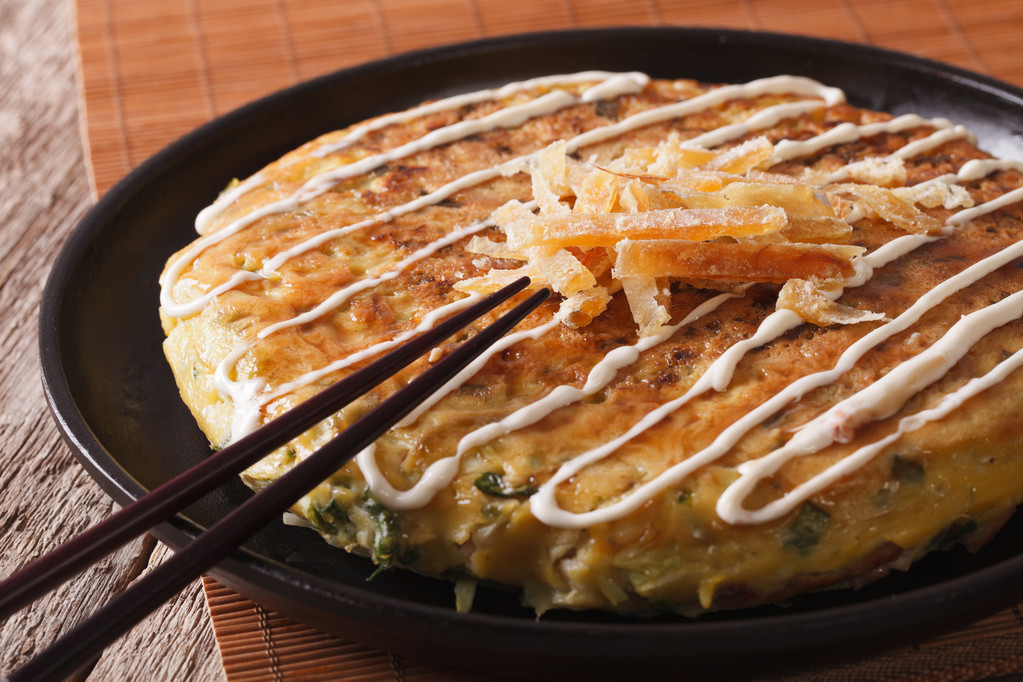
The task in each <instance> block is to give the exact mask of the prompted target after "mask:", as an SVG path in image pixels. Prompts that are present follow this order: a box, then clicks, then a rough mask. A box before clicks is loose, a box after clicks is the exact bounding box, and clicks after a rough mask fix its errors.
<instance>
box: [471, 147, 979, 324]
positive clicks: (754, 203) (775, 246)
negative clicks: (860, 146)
mask: <svg viewBox="0 0 1023 682" xmlns="http://www.w3.org/2000/svg"><path fill="white" fill-rule="evenodd" d="M567 149H568V147H567V145H566V143H565V142H564V141H559V142H556V143H554V144H552V145H550V146H548V147H546V148H545V149H543V150H541V151H540V152H538V153H537V154H536V155H535V157H534V159H533V162H532V165H531V167H530V171H531V178H532V190H533V198H534V202H533V203H534V204H535V210H534V209H533V207H532V206H531V205H527V204H525V203H523V202H520V201H511V202H508V203H507V204H505V205H504V206H502V207H501V208H499V209H498V210H497V211H495V212H494V214H493V215H492V219H493V220H494V222H495V223H496V224H497V225H498V226H499V227H500V228H501V229H502V230H503V231H504V234H505V237H506V241H505V242H503V243H502V242H495V241H492V240H490V239H486V238H482V237H475V238H474V239H473V240H472V241H471V242H470V243H469V245H468V250H469V251H470V252H473V253H478V254H480V255H485V256H490V257H494V258H500V259H508V260H513V261H521V262H523V265H521V266H519V267H517V268H514V269H496V268H495V269H492V270H490V271H489V272H487V273H486V274H484V275H482V276H480V277H475V278H472V279H468V280H465V281H463V282H460V283H459V284H458V285H456V288H457V289H459V290H460V291H463V292H489V291H494V290H496V289H498V288H500V287H501V286H503V285H504V284H506V283H507V282H509V281H511V280H513V279H515V278H517V277H520V276H522V275H529V276H530V277H532V278H533V279H534V280H535V281H536V283H537V285H538V286H539V285H540V284H546V285H548V286H551V287H552V288H553V289H554V290H555V291H557V292H558V293H560V294H562V295H563V296H564V297H565V303H564V305H563V315H562V316H561V320H562V322H563V323H564V324H566V325H568V326H573V327H575V326H580V325H582V324H588V323H589V322H590V321H591V320H592V319H593V318H594V317H596V316H597V315H599V314H600V313H601V312H603V310H604V308H605V307H606V305H607V302H608V301H610V294H611V293H613V292H615V291H618V290H624V292H625V296H626V298H627V300H628V302H629V307H630V310H631V312H632V315H633V319H634V320H635V322H636V324H637V325H638V327H639V331H640V335H641V336H650V335H652V334H656V333H657V332H658V331H659V330H660V329H661V328H662V327H664V326H665V325H668V324H669V323H670V322H671V319H672V311H671V287H673V286H697V287H701V288H708V287H709V288H717V289H723V290H733V289H735V288H736V287H741V286H743V285H747V284H749V283H754V282H766V283H775V284H781V285H783V287H782V291H781V293H780V295H779V297H778V307H779V308H786V309H789V310H792V311H795V312H796V313H798V314H799V315H800V317H801V318H802V319H803V320H804V321H806V322H811V323H813V324H817V325H830V324H853V323H857V322H864V321H874V320H881V319H883V316H882V315H879V314H877V313H872V312H870V311H860V310H856V309H853V308H850V307H848V306H844V305H841V304H838V303H835V302H834V301H833V300H832V299H831V298H829V297H828V295H827V293H826V292H827V290H828V288H829V287H831V288H834V287H833V286H832V285H835V284H838V285H840V284H841V283H842V282H843V281H845V280H847V279H849V278H851V277H853V276H854V274H855V272H856V263H857V260H858V259H859V257H860V256H861V255H862V253H863V252H864V249H863V248H861V247H859V246H855V245H852V244H850V243H849V240H850V238H851V237H852V228H851V227H850V225H849V222H847V221H846V220H845V219H844V218H848V217H849V216H851V215H852V214H853V212H854V211H855V212H858V213H857V215H862V216H865V217H868V218H875V219H879V220H883V221H885V222H888V223H891V225H893V226H894V227H896V228H898V229H899V230H902V231H905V232H908V233H911V234H927V235H933V234H937V233H938V231H939V230H940V229H941V228H942V223H941V221H939V220H937V219H936V218H933V217H931V216H930V215H928V214H927V213H925V212H923V211H922V210H920V209H919V208H917V207H916V206H915V205H914V203H915V202H916V201H920V202H922V203H924V205H925V206H928V207H934V206H938V205H942V206H946V205H949V204H953V205H960V204H962V203H963V201H964V199H963V197H962V193H958V194H957V193H955V191H954V190H948V189H946V190H940V189H937V188H935V189H932V190H929V191H918V192H916V193H909V192H904V191H903V192H900V191H897V190H893V189H889V188H888V187H889V186H891V185H895V184H898V183H900V182H903V181H904V180H905V174H906V170H905V165H904V163H903V161H902V159H899V158H884V159H868V160H866V161H863V162H858V163H857V164H853V165H852V166H850V167H849V171H848V173H847V175H848V177H849V178H851V179H852V180H855V181H856V182H844V183H841V184H837V183H836V184H830V185H823V186H814V185H810V184H807V183H805V182H802V181H799V180H796V179H794V178H791V177H789V176H780V175H778V174H772V173H769V172H766V171H765V170H764V169H763V168H762V166H767V167H769V166H770V165H771V163H772V162H773V159H774V158H775V156H776V150H775V147H774V145H772V144H771V142H770V141H769V140H767V138H765V137H762V136H758V137H753V138H751V139H749V140H746V141H745V142H741V143H739V144H736V145H734V146H731V147H728V148H724V149H705V148H703V147H700V146H695V145H692V144H687V143H686V142H684V141H681V140H680V139H679V137H678V136H677V135H674V134H673V135H671V136H669V137H668V138H667V139H665V140H664V141H662V142H661V143H660V144H658V145H656V146H654V147H641V148H631V149H628V150H626V151H625V152H624V154H622V156H621V157H619V158H618V159H616V160H615V161H614V162H612V163H611V164H609V165H608V167H606V168H602V167H599V166H596V165H594V164H592V163H589V162H586V161H578V160H576V159H574V158H572V156H571V155H569V154H568V152H567ZM854 166H855V167H854ZM942 186H943V187H946V188H947V187H948V186H947V185H944V184H943V185H942ZM968 197H969V195H968V194H967V195H966V198H967V200H968ZM836 209H837V210H836Z"/></svg>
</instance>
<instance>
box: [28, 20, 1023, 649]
mask: <svg viewBox="0 0 1023 682" xmlns="http://www.w3.org/2000/svg"><path fill="white" fill-rule="evenodd" d="M637 33H659V34H677V35H688V36H701V37H702V38H708V37H716V38H717V39H718V40H720V41H722V42H728V41H732V42H735V41H738V42H742V43H747V44H759V45H760V46H761V47H764V46H769V44H770V43H775V44H777V43H778V42H784V43H786V44H788V45H793V44H795V45H796V46H798V47H800V48H802V49H818V50H820V51H821V52H823V53H825V54H826V53H828V52H830V51H833V50H841V51H846V52H848V51H853V52H855V53H856V54H858V55H860V56H863V57H869V58H870V59H871V60H874V61H878V62H883V63H895V64H897V65H899V66H901V67H903V68H907V69H909V70H911V71H917V72H926V73H930V74H944V76H945V77H946V78H948V79H950V80H953V81H955V82H957V83H959V84H962V85H966V86H968V87H972V88H979V89H982V90H984V91H987V92H990V93H993V94H994V95H996V96H998V97H1000V98H1003V99H1004V98H1008V99H1013V100H1015V103H1016V104H1017V106H1019V107H1020V108H1021V109H1023V89H1021V88H1018V87H1016V86H1013V85H1011V84H1008V83H1004V82H1002V81H999V80H997V79H995V78H992V77H990V76H986V75H983V74H977V73H974V72H972V71H968V70H966V69H962V68H960V67H955V66H951V65H946V64H942V63H940V62H936V61H933V60H930V59H927V58H924V57H919V56H916V55H909V54H906V53H902V52H897V51H893V50H889V49H885V48H880V47H876V46H871V45H860V44H856V43H850V42H845V41H839V40H831V39H826V38H817V37H811V36H801V35H791V34H786V33H774V32H763V31H745V30H740V29H723V28H689V27H622V28H601V29H579V30H555V31H540V32H531V33H522V34H512V35H507V36H500V37H496V38H483V39H479V40H473V41H467V42H461V43H455V44H451V45H444V46H440V47H434V48H426V49H422V50H416V51H412V52H406V53H403V54H399V55H395V56H391V57H386V58H383V59H379V60H374V61H371V62H367V63H364V64H359V65H355V66H351V67H347V68H344V69H340V70H338V71H335V72H333V73H329V74H325V75H322V76H319V77H317V78H313V79H310V80H308V81H304V82H302V83H298V84H296V85H293V86H291V87H288V88H285V89H283V90H280V91H277V92H274V93H272V94H270V95H267V96H265V97H261V98H259V99H257V100H255V101H253V102H251V103H249V104H246V105H244V106H242V107H239V108H237V109H235V110H233V111H231V112H228V113H226V114H223V115H221V116H219V117H217V118H215V119H213V120H211V121H210V122H208V123H205V124H203V125H202V126H200V127H198V128H196V129H195V130H193V131H191V132H189V133H187V134H186V135H184V136H182V137H181V138H179V139H177V140H175V141H174V142H172V143H171V144H169V145H167V146H166V147H164V148H163V149H161V150H160V151H159V152H157V153H156V154H155V155H153V156H151V157H150V158H148V159H147V160H145V161H144V162H143V163H141V164H140V165H139V166H138V167H137V168H135V169H134V170H132V171H131V172H130V173H129V174H128V175H127V176H125V177H124V178H123V179H122V180H120V181H119V182H118V183H117V184H116V185H115V186H114V187H112V188H111V189H110V190H109V191H108V192H107V193H106V194H105V195H104V196H103V197H101V198H100V199H99V201H98V202H97V203H96V204H95V205H94V206H93V207H92V208H91V209H90V210H89V211H88V213H87V214H86V215H85V216H84V217H83V218H82V219H81V220H80V221H79V223H78V225H77V226H76V227H75V228H74V229H73V230H72V231H71V233H70V235H69V237H68V239H67V241H66V242H65V244H64V245H63V247H62V248H61V249H60V252H59V253H58V255H57V258H56V259H55V260H54V262H53V264H52V266H51V269H50V273H49V274H48V276H47V280H46V284H45V287H44V290H43V295H42V298H41V301H40V310H39V318H38V319H39V331H38V343H39V355H40V366H41V376H42V381H43V387H44V393H45V396H46V400H47V405H48V406H49V408H50V411H51V414H52V415H53V417H54V419H55V421H56V423H57V425H58V429H59V430H60V432H61V435H62V436H63V438H64V439H65V441H66V442H67V443H68V445H69V446H70V448H71V450H72V453H73V454H74V456H75V457H76V459H78V461H79V462H80V463H81V464H82V465H83V466H84V467H85V468H86V470H87V471H88V472H89V474H90V476H91V477H92V478H93V479H94V480H96V481H97V482H98V483H99V484H100V485H101V487H103V489H104V490H105V491H106V492H107V494H109V495H111V497H113V498H114V499H115V500H116V501H118V502H119V503H121V504H124V503H125V502H127V501H129V500H131V499H135V497H137V496H138V495H139V494H142V493H143V492H144V491H145V488H144V486H142V485H141V484H140V483H139V482H138V481H136V480H135V479H134V478H133V477H132V476H131V475H130V474H129V473H128V472H127V470H125V469H124V468H123V467H122V466H121V465H120V463H119V462H118V461H117V459H116V457H115V456H114V454H113V453H110V452H108V451H107V450H106V447H105V446H104V444H103V443H102V442H101V441H100V440H99V438H97V437H96V435H95V433H94V432H93V431H92V429H91V427H90V425H89V423H88V422H87V420H86V418H85V416H84V415H83V414H82V412H81V411H80V410H79V408H78V405H77V401H76V400H75V397H74V396H73V395H72V393H71V388H70V386H69V385H68V384H67V382H66V375H65V368H64V364H63V360H64V359H63V357H62V354H61V351H62V349H61V346H60V344H59V342H58V339H57V335H56V333H55V330H56V329H57V325H58V322H59V320H60V317H61V310H62V308H63V306H65V305H67V300H66V299H67V292H66V289H65V288H66V285H67V283H68V281H69V280H70V279H71V278H72V275H73V274H74V273H75V272H76V268H77V267H78V265H79V263H80V261H81V259H82V257H83V256H82V254H83V253H84V252H85V251H87V248H88V246H89V245H90V244H91V243H92V241H93V239H94V237H95V236H96V233H97V232H98V231H100V230H101V229H103V227H104V225H105V224H106V220H107V217H108V216H110V215H112V214H116V213H117V211H118V210H119V209H120V208H121V207H123V206H124V205H125V204H126V203H127V202H129V201H130V200H131V199H132V198H133V197H135V196H136V195H137V194H139V193H141V192H144V191H145V189H146V187H147V186H148V185H149V184H150V183H151V182H153V181H154V180H155V179H156V178H158V177H159V176H160V175H161V174H163V173H164V172H166V169H167V167H168V166H173V165H174V164H177V163H179V162H180V161H181V160H182V159H183V158H185V157H187V156H188V154H189V153H191V152H192V151H193V150H194V149H195V148H196V147H197V146H202V145H203V144H207V143H209V142H210V141H211V140H214V139H216V138H218V137H221V136H229V135H230V133H231V131H232V129H234V128H235V127H236V126H238V125H239V124H240V123H242V122H244V121H245V120H247V119H249V118H251V117H255V116H260V117H261V116H266V115H268V114H267V111H268V110H273V109H274V108H279V107H280V106H281V105H282V104H286V103H287V102H289V101H292V100H294V98H296V97H305V96H309V95H310V94H314V93H315V92H317V91H319V90H321V89H322V88H323V87H325V85H326V84H328V83H333V82H335V81H336V80H338V79H344V78H352V77H355V76H358V75H372V74H374V73H386V72H391V71H401V70H404V69H409V68H415V66H416V65H417V64H419V63H422V62H424V61H443V60H450V59H453V58H457V57H461V56H466V55H478V54H480V53H481V52H487V51H497V50H504V49H508V48H513V47H517V48H520V49H521V48H522V47H524V46H536V45H550V44H553V43H564V42H565V41H568V42H574V41H580V42H589V41H593V40H597V39H601V38H609V37H620V36H622V35H623V34H637ZM104 456H106V458H107V459H108V460H109V464H112V465H114V467H115V470H114V471H113V472H111V470H109V469H108V468H105V467H104V462H103V461H102V460H103V459H104ZM118 472H119V473H118ZM195 529H196V526H195V525H194V524H193V523H192V522H191V521H188V520H186V519H181V518H180V517H179V518H177V519H175V520H174V521H172V522H171V523H169V524H164V525H161V526H160V527H159V528H158V529H156V532H155V534H156V535H157V537H159V538H160V539H161V540H163V541H164V542H167V543H168V544H171V545H172V546H174V547H175V548H177V547H180V546H181V543H182V542H183V541H185V540H187V539H188V538H189V537H190V536H191V534H192V533H194V532H195ZM261 562H262V563H263V564H270V568H271V569H277V570H267V569H266V568H265V567H263V566H259V565H258V564H259V563H261ZM280 567H283V568H284V569H285V572H286V573H287V572H290V571H293V570H294V569H293V568H292V567H287V566H284V565H283V564H280V563H279V562H277V561H275V560H273V559H270V558H268V557H264V556H262V555H257V554H255V553H253V552H250V551H249V550H245V549H243V550H240V551H239V552H236V553H235V554H233V555H232V556H231V557H229V558H228V559H227V560H225V562H222V563H221V564H220V565H219V566H218V569H217V570H215V571H212V572H211V573H212V574H213V575H214V576H215V577H217V578H218V579H220V580H221V581H222V582H224V583H225V584H229V585H231V584H232V583H233V584H234V585H238V584H239V583H241V584H243V585H244V586H245V587H247V588H249V589H250V590H251V589H252V587H251V585H249V583H256V582H259V580H261V579H271V580H278V581H281V580H283V576H280V575H277V573H278V572H279V569H280ZM979 573H980V574H982V575H984V576H989V577H990V579H991V580H992V581H994V582H998V583H1001V582H1003V581H1006V580H1007V579H1008V576H1009V575H1014V576H1016V577H1018V576H1019V575H1021V574H1023V553H1021V555H1018V556H1015V557H1012V558H1011V559H1006V560H1004V561H1001V562H999V563H998V564H996V565H994V566H989V567H985V568H983V569H980V571H979ZM309 577H310V578H311V580H304V579H299V578H295V579H294V581H293V582H294V583H299V582H304V583H305V584H304V585H303V586H302V587H301V589H303V590H305V591H307V592H310V593H311V592H315V593H316V594H320V593H321V591H322V590H325V589H326V590H328V591H329V592H330V593H331V594H332V595H334V597H335V598H342V597H344V598H345V599H348V600H350V601H351V603H352V605H353V607H356V606H357V607H359V608H364V609H370V610H375V611H376V612H378V613H379V615H380V618H381V622H384V621H386V620H387V619H388V618H392V617H394V614H393V611H395V610H399V611H402V612H405V613H406V614H409V613H410V612H411V614H410V615H411V617H413V618H418V619H423V620H424V621H430V620H432V619H433V618H435V617H436V616H437V615H438V614H439V613H440V614H443V615H445V616H449V615H450V614H451V613H453V611H451V610H448V609H441V608H439V607H435V606H431V605H426V604H418V603H411V602H408V601H405V600H402V599H400V598H396V597H389V596H381V595H378V594H372V595H367V593H365V592H358V591H356V592H354V593H353V591H352V586H350V585H347V584H343V583H332V582H330V581H327V580H325V579H321V578H318V577H316V576H309ZM977 579H978V574H977V573H970V574H968V575H965V576H960V577H958V578H954V579H952V580H950V581H943V582H941V583H938V584H935V585H929V586H925V587H922V588H918V589H915V590H910V591H908V592H904V593H899V594H896V595H892V596H891V598H890V600H889V604H888V607H887V613H888V614H889V615H890V616H891V617H893V618H897V617H898V615H899V613H900V612H903V613H904V612H905V611H907V610H910V611H911V610H913V609H916V608H921V607H922V604H923V603H927V604H933V603H936V602H941V601H942V600H947V599H948V590H949V586H950V585H951V586H952V587H953V588H954V589H955V590H963V591H967V592H969V591H971V589H972V587H973V586H974V585H973V583H975V582H976V580H977ZM322 583H329V585H324V584H322ZM234 585H232V586H234ZM338 587H341V588H343V589H340V590H338V589H337V588H338ZM367 596H369V597H371V598H370V599H368V600H367ZM1016 596H1017V597H1019V596H1023V587H1020V588H1018V589H1017V595H1016ZM360 597H361V599H360ZM990 601H991V600H990V599H987V600H979V603H978V604H977V605H976V607H975V608H974V609H972V611H974V612H975V613H974V615H975V616H976V617H979V616H980V615H983V614H984V613H987V612H989V611H991V610H993V608H994V605H993V604H991V603H988V602H990ZM999 601H1001V600H999ZM895 602H898V604H897V605H895ZM1008 603H1009V601H1008V600H1005V604H1006V605H1007V604H1008ZM876 608H877V600H871V601H865V602H862V603H854V604H848V605H843V606H840V607H837V608H836V609H831V610H832V611H834V610H838V611H841V613H840V614H838V615H845V616H847V617H848V618H850V619H851V620H853V621H855V620H857V619H858V618H860V617H862V613H861V612H862V611H864V610H870V609H876ZM819 616H820V612H819V611H808V612H803V613H788V614H785V613H782V614H777V615H771V616H769V617H768V618H766V619H763V618H757V617H755V616H754V617H753V618H746V617H742V618H737V619H735V620H731V619H730V620H723V621H703V622H700V621H688V620H687V621H682V622H672V623H668V624H660V623H645V624H637V623H635V622H629V623H625V624H615V623H580V622H576V621H569V622H559V621H549V620H548V621H543V620H541V621H539V622H537V623H533V622H529V623H524V622H523V621H522V619H519V618H515V617H505V616H497V615H493V614H480V613H476V614H474V613H469V614H463V617H464V618H465V619H466V620H467V621H468V622H471V623H475V624H478V625H479V626H481V627H485V628H488V629H490V630H494V631H496V632H497V633H498V634H500V635H502V636H507V635H509V634H513V633H517V632H518V631H519V630H520V629H523V628H528V629H529V630H536V629H538V628H539V629H541V630H542V631H544V632H547V633H549V634H550V636H554V637H559V636H560V637H564V636H568V635H570V634H571V635H572V636H577V635H578V634H579V633H580V631H581V630H586V631H588V632H589V633H598V634H600V635H601V636H621V635H623V634H624V633H625V632H629V633H631V632H632V631H633V630H634V629H635V628H636V627H637V625H640V627H642V628H643V629H644V632H645V633H648V634H650V635H657V639H658V641H660V638H661V637H665V636H671V637H676V636H679V635H682V634H685V635H686V636H690V637H692V636H697V633H696V632H694V630H700V631H703V632H705V633H709V634H708V635H707V636H708V637H710V638H711V639H713V638H714V637H716V636H719V635H720V633H723V632H728V633H730V634H732V635H734V634H735V632H736V630H740V631H741V630H744V629H749V626H750V624H751V623H752V624H753V629H754V630H756V629H757V628H759V627H763V626H762V625H760V623H761V622H762V621H765V620H766V621H768V622H770V623H771V624H777V625H780V626H784V627H787V628H789V629H792V630H798V631H804V633H805V634H807V635H808V636H810V637H811V639H812V635H814V625H815V621H817V620H818V619H819ZM744 626H747V627H744ZM622 628H626V629H627V630H623V629H622ZM818 634H819V633H818ZM825 639H826V638H825Z"/></svg>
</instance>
